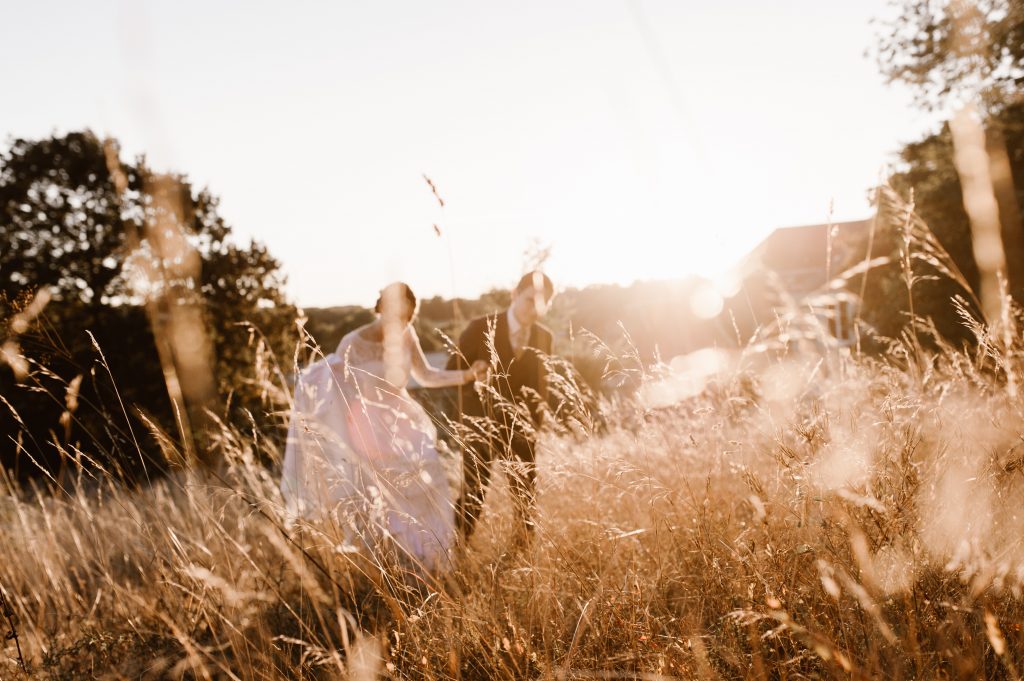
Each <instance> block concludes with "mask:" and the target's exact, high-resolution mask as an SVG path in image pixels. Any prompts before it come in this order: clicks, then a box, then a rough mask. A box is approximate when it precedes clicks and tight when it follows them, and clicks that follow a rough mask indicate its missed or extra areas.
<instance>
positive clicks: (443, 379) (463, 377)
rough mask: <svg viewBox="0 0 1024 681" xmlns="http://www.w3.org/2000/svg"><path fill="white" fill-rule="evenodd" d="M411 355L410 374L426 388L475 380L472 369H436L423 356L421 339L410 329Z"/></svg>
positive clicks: (442, 386)
mask: <svg viewBox="0 0 1024 681" xmlns="http://www.w3.org/2000/svg"><path fill="white" fill-rule="evenodd" d="M407 342H408V344H409V353H410V355H411V356H412V363H411V365H410V369H411V371H410V373H412V377H413V378H415V379H416V382H417V383H419V384H420V385H421V386H423V387H424V388H445V387H448V386H452V385H462V384H463V383H467V382H469V381H471V380H473V372H472V370H470V369H435V368H434V367H432V366H431V365H430V362H429V361H427V356H426V355H425V354H423V347H422V346H421V345H420V339H419V337H418V336H417V335H416V332H415V331H413V329H412V327H411V326H410V327H409V333H408V341H407Z"/></svg>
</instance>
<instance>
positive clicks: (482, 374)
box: [466, 359, 490, 381]
mask: <svg viewBox="0 0 1024 681" xmlns="http://www.w3.org/2000/svg"><path fill="white" fill-rule="evenodd" d="M489 368H490V365H489V364H488V363H487V362H485V361H484V360H482V359H478V360H477V361H475V362H473V366H471V367H469V369H467V370H466V381H482V380H484V379H485V378H487V370H488V369H489Z"/></svg>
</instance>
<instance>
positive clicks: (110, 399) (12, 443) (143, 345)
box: [0, 132, 295, 477]
mask: <svg viewBox="0 0 1024 681" xmlns="http://www.w3.org/2000/svg"><path fill="white" fill-rule="evenodd" d="M230 237H231V229H230V227H229V226H228V225H227V224H226V223H225V222H224V220H223V218H222V217H221V216H220V214H219V212H218V201H217V199H216V197H215V196H213V195H212V194H211V193H210V192H209V191H206V190H195V189H194V188H193V187H192V185H191V184H190V183H189V182H188V180H187V178H186V177H185V176H183V175H161V174H157V173H154V172H152V171H151V170H150V169H149V168H148V167H147V165H146V163H145V159H144V158H139V159H137V160H136V161H135V162H134V163H129V162H124V161H123V160H122V159H120V155H119V153H118V149H117V146H116V144H115V143H113V142H112V141H108V142H106V143H105V142H103V141H102V140H100V139H98V138H97V137H96V136H95V135H93V134H92V133H90V132H75V133H69V134H67V135H64V136H54V137H52V138H48V139H42V140H23V139H16V140H14V141H13V142H12V143H11V144H10V147H9V149H8V150H7V151H6V152H4V153H3V154H2V155H0V242H2V243H3V244H4V249H3V250H2V251H0V320H5V324H6V328H2V329H0V334H2V336H0V337H6V338H8V341H7V344H6V347H7V349H8V350H9V352H8V353H6V356H7V358H8V360H9V361H8V362H7V364H8V366H6V367H4V366H0V395H2V396H3V397H4V398H5V399H6V400H7V402H8V408H7V409H6V410H5V411H4V413H3V414H0V432H2V433H4V434H5V436H8V437H5V438H4V442H3V444H0V452H2V453H3V455H4V463H5V465H7V466H15V467H16V468H18V470H19V473H22V474H30V473H31V471H32V470H33V469H35V470H36V471H37V472H38V469H40V468H42V469H46V470H48V471H51V472H52V471H53V470H55V469H56V468H59V466H60V465H61V463H62V462H63V461H64V460H65V459H66V457H67V456H68V455H75V454H74V452H75V451H76V450H80V451H81V452H82V455H85V456H89V457H93V458H95V459H96V463H98V464H99V465H108V466H109V465H114V466H115V467H117V468H119V469H121V470H122V471H123V472H124V473H125V475H126V476H128V477H132V476H134V475H137V474H139V473H140V472H148V471H149V469H150V468H152V467H153V466H154V465H155V466H157V467H159V465H160V461H161V459H160V457H158V456H157V450H158V448H157V446H156V443H155V441H154V439H153V438H152V437H150V436H149V435H148V433H150V432H151V430H150V428H151V426H153V425H155V426H158V427H159V428H160V429H162V430H164V431H166V432H167V433H170V434H171V435H172V436H174V437H177V438H179V440H181V439H183V435H184V431H183V430H182V428H180V425H181V423H182V422H183V420H184V419H186V418H188V417H189V416H192V417H193V418H200V419H201V414H200V412H202V411H203V410H205V409H208V408H212V409H215V410H217V411H220V412H222V413H225V414H226V415H227V416H228V417H229V418H237V419H240V420H242V421H247V420H248V417H247V415H246V414H245V411H246V410H249V411H251V412H253V413H254V414H255V417H256V418H257V419H259V420H263V418H264V415H263V414H262V410H261V408H260V401H261V395H262V392H263V391H262V388H261V386H259V385H256V384H254V383H253V382H252V381H251V380H247V379H246V377H248V376H251V370H250V369H251V367H252V365H253V361H254V359H255V353H256V350H257V343H256V342H254V341H253V339H252V338H251V335H252V333H251V328H250V327H248V326H246V325H248V324H252V325H254V326H255V327H258V328H259V329H260V330H261V333H262V336H261V341H262V342H263V343H264V345H265V346H266V347H267V348H268V349H269V350H272V351H274V352H276V353H277V354H278V356H282V357H290V356H291V351H292V343H293V341H294V336H295V327H294V323H293V322H294V317H295V314H294V308H292V306H291V305H289V304H288V303H287V301H286V299H285V296H284V293H283V289H282V287H283V283H284V277H283V276H282V274H281V272H280V265H279V263H278V262H277V261H276V260H275V259H274V258H273V257H272V256H271V255H270V253H269V252H268V251H267V249H266V248H265V247H263V246H262V245H260V244H258V243H255V242H253V243H250V244H249V245H248V246H247V247H243V246H239V245H237V244H235V243H234V242H233V241H232V240H231V238H230ZM40 292H42V294H43V295H45V296H47V297H49V298H50V302H49V304H48V305H47V306H45V308H43V309H42V310H41V311H40V310H31V314H26V307H27V306H28V305H29V304H30V301H31V300H33V299H34V298H36V297H37V295H38V294H39V293H40ZM27 322H31V324H28V323H27ZM12 348H13V349H16V350H18V352H17V353H15V352H13V351H12ZM19 356H20V357H21V358H23V359H22V360H21V366H20V367H19V366H17V365H16V364H12V363H11V361H10V360H11V359H12V358H17V357H19ZM190 362H191V363H190ZM204 363H205V364H204ZM198 366H206V367H207V371H206V375H205V376H204V375H198V376H189V377H186V376H185V374H196V373H197V371H196V367H198ZM198 373H200V374H202V372H198ZM79 376H81V377H82V379H80V383H77V384H76V383H75V381H76V377H79ZM186 378H188V380H186ZM179 383H180V384H182V386H183V387H182V388H181V390H182V392H183V394H184V395H186V396H187V397H195V396H194V395H193V396H190V395H189V394H188V393H189V390H190V388H189V386H190V385H191V386H192V388H191V389H192V391H193V392H194V393H195V395H199V394H200V393H203V396H202V399H201V400H197V399H191V400H186V401H185V405H184V406H185V407H188V408H190V411H191V412H193V413H191V414H186V413H184V412H183V410H182V409H180V408H175V405H176V404H177V401H176V400H175V390H176V387H175V386H176V385H177V384H179ZM72 386H74V388H75V390H76V391H77V392H76V394H75V395H73V397H74V398H75V400H74V402H75V403H76V404H77V408H76V409H71V405H70V404H69V400H68V398H69V397H71V396H72V395H71V394H70V390H69V389H70V388H71V387H72ZM207 393H208V394H207ZM122 405H123V408H122ZM178 444H179V445H182V446H188V445H190V444H191V443H186V442H181V441H179V443H178ZM33 461H34V463H33Z"/></svg>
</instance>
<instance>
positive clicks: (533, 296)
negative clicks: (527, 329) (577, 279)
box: [510, 270, 555, 325]
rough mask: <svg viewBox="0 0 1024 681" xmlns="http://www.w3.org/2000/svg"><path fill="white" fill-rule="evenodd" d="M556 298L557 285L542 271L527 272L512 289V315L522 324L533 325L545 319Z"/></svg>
mask: <svg viewBox="0 0 1024 681" xmlns="http://www.w3.org/2000/svg"><path fill="white" fill-rule="evenodd" d="M554 297H555V285H554V284H553V283H551V279H549V278H548V275H546V274H544V273H543V272H541V271H540V270H534V271H533V272H527V273H526V274H524V275H523V277H522V278H521V279H520V280H519V283H518V284H516V287H515V288H514V289H512V303H511V304H510V307H511V308H512V313H513V314H514V315H515V316H516V319H518V320H519V323H520V324H526V325H529V324H533V323H534V322H535V321H537V319H538V318H540V317H543V316H544V315H545V314H546V313H547V311H548V308H549V307H550V306H551V300H552V298H554Z"/></svg>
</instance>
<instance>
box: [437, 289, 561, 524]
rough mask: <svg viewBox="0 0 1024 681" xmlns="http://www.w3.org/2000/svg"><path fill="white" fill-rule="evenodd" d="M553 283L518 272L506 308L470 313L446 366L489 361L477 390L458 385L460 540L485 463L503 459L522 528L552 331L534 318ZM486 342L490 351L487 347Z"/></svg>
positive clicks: (481, 488)
mask: <svg viewBox="0 0 1024 681" xmlns="http://www.w3.org/2000/svg"><path fill="white" fill-rule="evenodd" d="M554 294H555V287H554V285H553V284H552V283H551V280H550V279H549V278H548V277H547V275H546V274H544V273H542V272H539V271H534V272H530V273H529V274H526V275H524V276H523V278H522V279H520V280H519V283H518V284H516V287H515V289H514V290H513V291H512V302H511V304H510V305H509V307H508V309H507V310H503V311H501V312H498V313H495V314H491V315H487V316H485V317H479V318H477V319H474V320H473V321H471V322H470V323H469V326H467V327H466V330H465V331H464V332H463V333H462V335H461V336H460V337H459V348H458V349H459V353H458V354H457V355H455V356H453V357H452V358H451V360H450V361H449V362H448V368H449V369H456V368H457V369H464V368H466V367H468V366H470V365H471V364H472V363H473V362H475V361H476V360H480V359H482V360H484V361H486V362H488V363H490V364H491V375H490V378H489V380H488V384H487V386H486V387H483V389H480V387H477V388H476V389H474V386H473V384H468V385H466V386H463V387H461V388H459V390H460V392H461V394H460V399H459V404H460V406H461V409H462V416H463V417H468V418H463V419H462V421H463V423H464V424H465V425H467V426H468V427H469V431H470V432H469V434H468V435H467V436H465V442H464V443H463V444H464V446H465V447H466V450H465V451H464V452H463V457H462V469H463V476H464V479H463V487H462V494H461V496H460V497H459V501H458V505H457V506H456V510H455V523H456V526H457V527H458V530H459V534H460V536H461V538H462V539H463V540H464V541H467V540H468V539H469V537H470V535H471V534H472V533H473V528H474V527H475V525H476V521H477V518H479V516H480V510H481V508H482V506H483V497H484V493H485V491H486V488H487V483H488V481H489V480H490V476H491V463H492V462H493V461H494V460H495V459H498V460H499V461H503V462H505V463H506V464H507V467H506V475H508V480H509V487H510V489H511V491H512V501H513V504H514V506H515V511H516V516H517V518H518V521H519V522H520V523H522V527H523V528H524V529H525V530H526V531H527V533H529V532H530V531H531V530H532V529H533V522H532V519H531V516H532V512H533V504H534V494H535V488H536V470H535V459H534V446H535V444H536V441H537V436H536V431H537V428H538V427H539V426H540V422H541V418H542V414H543V408H542V403H544V402H546V401H547V370H546V367H545V364H544V360H543V357H544V356H545V355H549V354H551V331H549V330H548V329H546V328H545V327H543V326H541V325H540V324H538V323H537V320H538V319H539V318H540V317H542V316H543V315H544V314H545V313H546V312H547V310H548V307H549V306H550V304H551V299H552V298H553V297H554ZM492 334H493V342H492ZM492 349H493V354H492Z"/></svg>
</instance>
